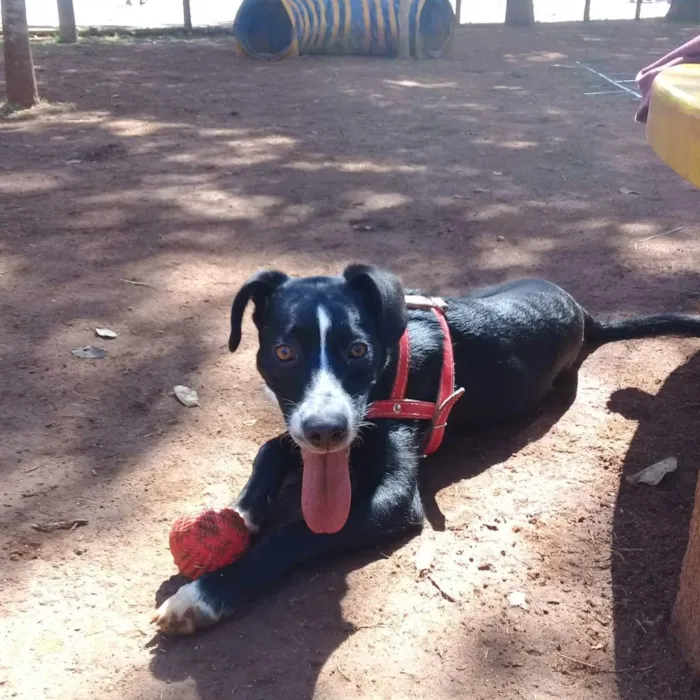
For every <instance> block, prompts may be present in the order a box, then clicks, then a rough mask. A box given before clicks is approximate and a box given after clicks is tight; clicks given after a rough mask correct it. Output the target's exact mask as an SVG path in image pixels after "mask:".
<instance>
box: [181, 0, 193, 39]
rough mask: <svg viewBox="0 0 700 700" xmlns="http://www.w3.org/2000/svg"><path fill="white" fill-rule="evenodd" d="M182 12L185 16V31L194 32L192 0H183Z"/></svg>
mask: <svg viewBox="0 0 700 700" xmlns="http://www.w3.org/2000/svg"><path fill="white" fill-rule="evenodd" d="M182 13H183V15H184V18H185V31H186V32H187V33H188V34H191V33H192V11H191V10H190V0H182Z"/></svg>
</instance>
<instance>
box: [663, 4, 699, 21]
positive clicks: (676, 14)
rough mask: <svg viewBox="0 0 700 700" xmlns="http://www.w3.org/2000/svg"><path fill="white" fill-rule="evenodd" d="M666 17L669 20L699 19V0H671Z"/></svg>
mask: <svg viewBox="0 0 700 700" xmlns="http://www.w3.org/2000/svg"><path fill="white" fill-rule="evenodd" d="M666 19H667V20H669V22H698V21H700V0H671V6H670V7H669V8H668V13H667V15H666Z"/></svg>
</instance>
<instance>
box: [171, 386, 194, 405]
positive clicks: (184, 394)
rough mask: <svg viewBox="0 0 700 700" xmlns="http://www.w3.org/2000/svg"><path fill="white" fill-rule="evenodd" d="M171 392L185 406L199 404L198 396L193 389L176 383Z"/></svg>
mask: <svg viewBox="0 0 700 700" xmlns="http://www.w3.org/2000/svg"><path fill="white" fill-rule="evenodd" d="M173 393H174V394H175V396H176V398H177V400H178V401H179V402H180V403H181V404H182V405H183V406H187V408H194V407H195V406H199V396H197V392H196V391H195V390H194V389H190V388H189V387H188V386H183V385H182V384H178V385H177V386H174V387H173Z"/></svg>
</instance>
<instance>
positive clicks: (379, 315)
mask: <svg viewBox="0 0 700 700" xmlns="http://www.w3.org/2000/svg"><path fill="white" fill-rule="evenodd" d="M343 277H344V278H345V280H346V282H347V283H348V285H349V286H350V287H351V288H352V289H354V290H355V291H357V292H359V294H360V295H361V296H362V298H363V300H364V301H365V303H366V305H367V308H368V309H369V311H370V313H372V314H373V315H374V317H375V320H376V323H377V328H378V329H379V332H380V333H381V336H382V340H383V341H384V343H385V345H386V346H387V347H393V346H394V345H396V344H397V343H398V342H399V340H400V339H401V336H402V335H403V332H404V331H405V330H406V324H407V322H408V318H407V313H406V301H405V298H404V289H403V285H402V284H401V280H400V279H399V278H398V277H397V276H396V275H394V274H392V273H391V272H388V271H387V270H383V269H381V268H379V267H374V266H372V265H349V266H348V267H346V268H345V271H344V272H343Z"/></svg>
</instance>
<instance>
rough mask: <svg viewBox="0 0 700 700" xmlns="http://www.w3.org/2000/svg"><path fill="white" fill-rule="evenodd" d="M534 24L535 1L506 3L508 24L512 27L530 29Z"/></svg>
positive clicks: (514, 0) (524, 0) (510, 0)
mask: <svg viewBox="0 0 700 700" xmlns="http://www.w3.org/2000/svg"><path fill="white" fill-rule="evenodd" d="M534 22H535V8H534V5H533V0H508V1H507V2H506V24H508V25H510V26H511V27H529V26H530V25H531V24H534Z"/></svg>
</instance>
